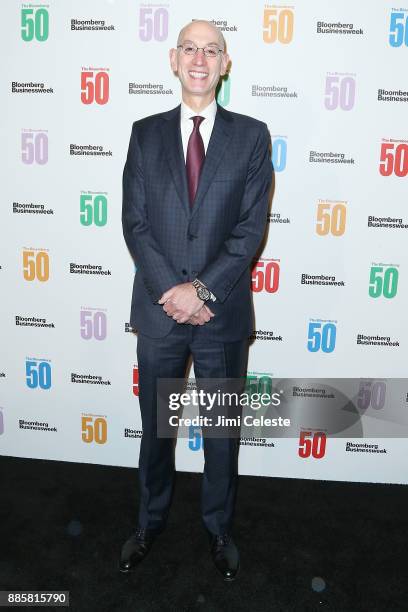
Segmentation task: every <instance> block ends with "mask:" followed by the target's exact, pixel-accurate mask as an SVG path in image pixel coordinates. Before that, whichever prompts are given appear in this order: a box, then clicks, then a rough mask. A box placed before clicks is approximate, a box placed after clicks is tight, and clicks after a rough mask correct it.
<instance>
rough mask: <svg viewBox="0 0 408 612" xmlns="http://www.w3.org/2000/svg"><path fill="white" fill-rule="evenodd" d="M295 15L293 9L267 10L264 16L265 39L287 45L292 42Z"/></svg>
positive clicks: (265, 40) (267, 41) (268, 41)
mask: <svg viewBox="0 0 408 612" xmlns="http://www.w3.org/2000/svg"><path fill="white" fill-rule="evenodd" d="M293 22H294V15H293V11H292V10H291V9H286V8H285V9H283V8H282V9H279V8H266V9H264V15H263V39H264V42H266V43H268V44H270V43H274V42H276V41H278V42H280V43H282V44H284V45H286V44H288V43H290V42H292V38H293Z"/></svg>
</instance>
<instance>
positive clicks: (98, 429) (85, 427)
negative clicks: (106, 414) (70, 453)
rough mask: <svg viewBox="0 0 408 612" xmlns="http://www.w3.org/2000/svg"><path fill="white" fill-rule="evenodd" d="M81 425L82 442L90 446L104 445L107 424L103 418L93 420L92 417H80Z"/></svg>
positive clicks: (106, 436)
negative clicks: (91, 444)
mask: <svg viewBox="0 0 408 612" xmlns="http://www.w3.org/2000/svg"><path fill="white" fill-rule="evenodd" d="M81 423H82V440H83V441H84V442H87V443H88V444H90V443H91V442H96V444H105V442H106V440H107V438H108V424H107V423H106V419H104V418H103V417H97V418H96V419H95V420H94V417H92V416H89V417H88V416H86V417H85V416H83V417H81Z"/></svg>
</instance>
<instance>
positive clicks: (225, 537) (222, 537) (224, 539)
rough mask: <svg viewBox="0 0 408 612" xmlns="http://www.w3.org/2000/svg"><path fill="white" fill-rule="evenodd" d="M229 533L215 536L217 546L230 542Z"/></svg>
mask: <svg viewBox="0 0 408 612" xmlns="http://www.w3.org/2000/svg"><path fill="white" fill-rule="evenodd" d="M229 539H230V537H229V535H228V534H226V533H225V534H223V535H217V536H215V544H216V546H226V544H228V542H229Z"/></svg>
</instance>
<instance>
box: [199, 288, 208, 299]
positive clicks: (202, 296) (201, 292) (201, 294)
mask: <svg viewBox="0 0 408 612" xmlns="http://www.w3.org/2000/svg"><path fill="white" fill-rule="evenodd" d="M197 295H198V297H199V298H200V300H204V302H206V301H207V300H209V299H210V292H209V291H208V289H207V288H206V287H199V289H198V290H197Z"/></svg>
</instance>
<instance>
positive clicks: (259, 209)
mask: <svg viewBox="0 0 408 612" xmlns="http://www.w3.org/2000/svg"><path fill="white" fill-rule="evenodd" d="M271 183H272V163H271V157H270V137H269V132H268V128H267V126H266V124H264V123H263V124H261V128H260V131H259V134H258V139H257V141H256V144H255V147H254V150H253V152H252V155H251V159H250V162H249V166H248V172H247V177H246V184H245V189H244V193H243V196H242V200H241V207H240V216H239V221H238V223H237V224H236V225H235V227H234V228H233V230H232V232H231V234H230V235H229V237H228V238H227V240H226V241H225V242H224V244H223V245H222V248H221V249H220V251H219V252H218V254H217V256H216V257H215V258H214V259H213V260H212V261H211V262H210V263H209V264H208V265H207V266H206V267H205V269H204V270H202V271H201V272H200V274H198V278H199V279H200V281H201V282H203V283H204V284H205V285H206V286H207V287H208V289H209V290H210V291H212V293H214V295H215V296H216V298H217V300H219V301H220V302H221V303H222V302H224V301H225V300H226V299H227V298H228V296H229V294H230V292H231V290H232V289H233V287H234V286H235V285H236V283H237V282H238V280H239V278H240V277H241V275H242V274H243V273H244V271H245V270H246V269H247V268H248V267H249V265H250V264H251V261H252V259H253V257H254V256H255V254H256V251H257V248H258V246H259V244H260V242H261V240H262V237H263V234H264V231H265V225H266V218H267V211H268V200H269V191H270V187H271Z"/></svg>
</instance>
